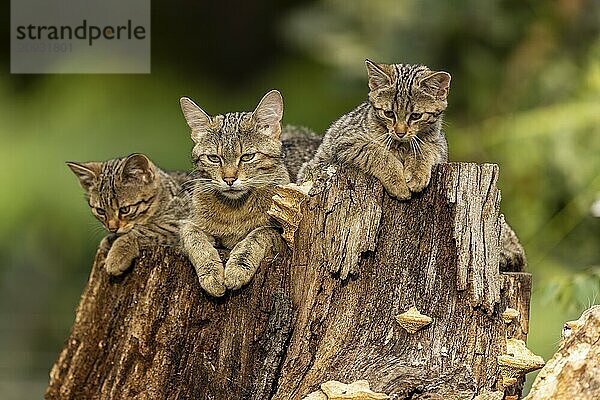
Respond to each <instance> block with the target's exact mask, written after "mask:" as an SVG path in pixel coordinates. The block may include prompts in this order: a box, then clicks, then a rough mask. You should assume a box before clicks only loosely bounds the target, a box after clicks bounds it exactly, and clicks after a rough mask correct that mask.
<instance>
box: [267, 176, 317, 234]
mask: <svg viewBox="0 0 600 400" xmlns="http://www.w3.org/2000/svg"><path fill="white" fill-rule="evenodd" d="M311 188H312V182H306V183H304V184H302V185H296V184H293V183H289V184H287V185H284V186H277V187H276V188H275V195H274V196H273V203H272V204H271V208H270V209H269V211H267V213H268V214H269V215H270V216H272V217H273V218H275V219H276V220H277V221H278V222H279V223H281V227H282V228H283V234H282V236H283V239H284V240H285V241H286V242H287V243H288V244H289V245H292V244H293V243H294V234H295V233H296V230H297V229H298V225H299V224H300V221H302V218H303V216H304V215H303V214H302V205H303V204H304V203H305V202H306V200H307V199H308V192H309V191H310V189H311Z"/></svg>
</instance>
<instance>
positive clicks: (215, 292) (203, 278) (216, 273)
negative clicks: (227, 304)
mask: <svg viewBox="0 0 600 400" xmlns="http://www.w3.org/2000/svg"><path fill="white" fill-rule="evenodd" d="M198 281H199V282H200V286H202V289H204V291H205V292H206V293H208V294H209V295H211V296H213V297H221V296H223V295H224V294H225V290H226V288H225V277H224V274H223V266H222V265H221V266H220V268H219V269H218V268H210V272H207V273H206V274H203V275H200V276H199V277H198Z"/></svg>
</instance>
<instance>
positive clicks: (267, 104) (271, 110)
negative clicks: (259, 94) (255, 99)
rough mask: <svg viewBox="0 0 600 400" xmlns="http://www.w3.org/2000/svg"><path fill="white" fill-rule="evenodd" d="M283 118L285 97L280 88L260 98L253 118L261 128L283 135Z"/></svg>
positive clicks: (270, 133)
mask: <svg viewBox="0 0 600 400" xmlns="http://www.w3.org/2000/svg"><path fill="white" fill-rule="evenodd" d="M282 118H283V97H281V93H279V91H278V90H271V91H270V92H269V93H267V94H265V95H264V96H263V98H262V99H261V100H260V102H259V103H258V105H257V106H256V108H255V109H254V111H253V112H252V119H253V120H254V121H255V122H256V123H257V124H258V125H259V127H260V130H261V131H263V132H265V133H267V134H269V135H271V136H273V137H276V138H278V137H279V136H280V135H281V119H282Z"/></svg>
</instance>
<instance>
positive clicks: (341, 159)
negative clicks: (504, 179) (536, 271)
mask: <svg viewBox="0 0 600 400" xmlns="http://www.w3.org/2000/svg"><path fill="white" fill-rule="evenodd" d="M365 63H366V66H367V73H368V76H369V88H370V92H369V101H368V102H365V103H363V104H361V105H359V106H358V107H357V108H356V109H354V110H353V111H351V112H349V113H348V114H346V115H344V116H342V117H341V118H340V119H339V120H337V121H336V122H334V123H333V124H332V126H331V127H330V128H329V130H328V131H327V132H326V134H325V137H324V138H323V143H322V144H321V146H320V147H319V149H318V150H317V153H316V154H315V156H314V157H313V159H312V160H310V161H309V162H308V163H306V164H304V165H303V166H302V168H301V169H300V172H299V174H298V179H297V181H298V183H302V182H306V181H309V180H312V181H314V180H317V179H319V178H320V176H321V174H322V173H323V171H324V170H325V169H326V168H327V167H328V166H329V165H332V164H347V165H352V166H354V167H357V168H358V169H360V170H362V171H363V172H366V173H368V174H371V175H373V176H375V177H376V178H377V179H379V180H380V181H381V183H382V184H383V186H384V187H385V189H386V191H387V192H388V193H389V194H390V195H392V196H394V197H396V198H398V199H401V200H403V199H408V198H410V196H411V192H419V191H421V190H423V189H424V188H425V187H426V186H427V185H428V184H429V179H430V178H431V168H432V167H433V166H434V165H435V164H439V163H444V162H447V161H448V145H447V142H446V138H445V137H444V134H443V132H442V116H443V112H444V110H445V109H446V106H447V102H446V99H447V96H448V89H449V86H450V79H451V78H450V74H448V73H447V72H433V71H430V70H429V68H427V67H425V66H423V65H410V64H375V63H373V62H371V61H369V60H366V61H365ZM500 226H501V237H500V242H501V254H500V270H501V271H523V270H524V269H525V266H526V265H527V260H526V257H525V251H524V250H523V247H522V246H521V244H520V243H519V240H518V238H517V235H516V234H515V232H514V231H513V230H512V228H511V227H510V226H509V225H508V224H507V223H506V221H505V220H504V218H502V220H501V221H500Z"/></svg>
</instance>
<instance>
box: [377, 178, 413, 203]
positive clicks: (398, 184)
mask: <svg viewBox="0 0 600 400" xmlns="http://www.w3.org/2000/svg"><path fill="white" fill-rule="evenodd" d="M382 184H383V187H384V188H385V191H386V192H388V194H389V195H390V196H392V197H394V198H395V199H397V200H408V199H410V196H411V193H410V189H409V188H408V186H407V185H406V183H404V182H402V181H400V180H398V181H394V182H391V183H389V182H385V183H384V182H382Z"/></svg>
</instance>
